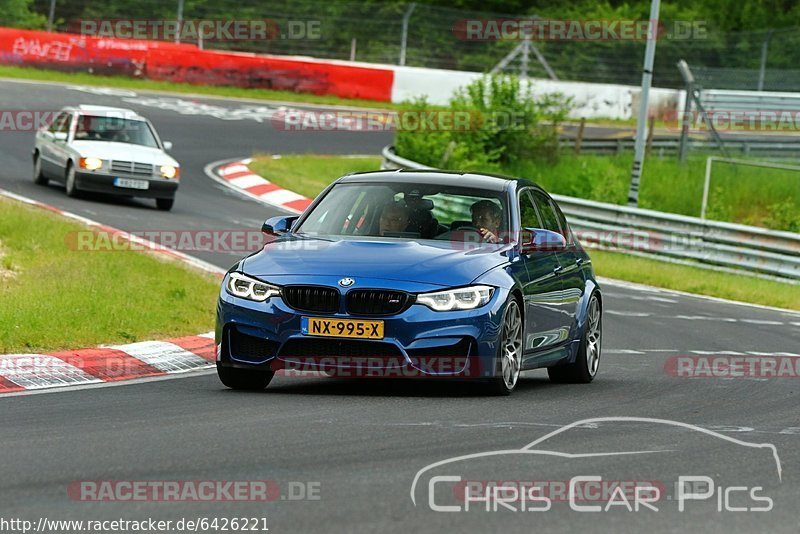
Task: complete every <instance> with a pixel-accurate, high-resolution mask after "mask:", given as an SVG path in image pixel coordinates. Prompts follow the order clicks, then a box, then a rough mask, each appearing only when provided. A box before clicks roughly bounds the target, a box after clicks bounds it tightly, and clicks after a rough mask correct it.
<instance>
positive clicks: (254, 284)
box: [225, 273, 281, 302]
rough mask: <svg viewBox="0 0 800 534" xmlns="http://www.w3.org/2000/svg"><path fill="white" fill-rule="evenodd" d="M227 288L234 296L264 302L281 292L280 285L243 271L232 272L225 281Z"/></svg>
mask: <svg viewBox="0 0 800 534" xmlns="http://www.w3.org/2000/svg"><path fill="white" fill-rule="evenodd" d="M225 289H227V291H228V293H230V294H231V295H233V296H234V297H239V298H243V299H247V300H254V301H256V302H264V301H265V300H267V299H268V298H270V297H274V296H276V295H280V294H281V290H280V288H279V287H276V286H273V285H270V284H267V283H266V282H262V281H261V280H256V279H255V278H250V277H249V276H245V275H243V274H242V273H231V274H230V276H228V281H227V282H226V283H225Z"/></svg>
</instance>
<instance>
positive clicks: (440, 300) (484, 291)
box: [417, 286, 494, 311]
mask: <svg viewBox="0 0 800 534" xmlns="http://www.w3.org/2000/svg"><path fill="white" fill-rule="evenodd" d="M492 293H494V288H493V287H489V286H470V287H460V288H458V289H448V290H446V291H436V292H434V293H423V294H421V295H417V303H418V304H424V305H425V306H427V307H429V308H430V309H432V310H434V311H453V310H474V309H475V308H480V307H481V306H483V305H484V304H486V303H487V302H489V300H490V299H491V298H492Z"/></svg>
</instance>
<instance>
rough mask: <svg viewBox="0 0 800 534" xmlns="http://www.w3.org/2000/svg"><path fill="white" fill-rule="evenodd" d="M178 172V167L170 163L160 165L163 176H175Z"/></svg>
mask: <svg viewBox="0 0 800 534" xmlns="http://www.w3.org/2000/svg"><path fill="white" fill-rule="evenodd" d="M179 174H180V170H179V169H178V167H173V166H172V165H162V166H161V176H163V177H164V178H177V177H178V175H179Z"/></svg>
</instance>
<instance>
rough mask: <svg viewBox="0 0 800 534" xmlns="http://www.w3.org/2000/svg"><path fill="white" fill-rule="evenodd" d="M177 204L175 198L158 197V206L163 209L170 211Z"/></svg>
mask: <svg viewBox="0 0 800 534" xmlns="http://www.w3.org/2000/svg"><path fill="white" fill-rule="evenodd" d="M173 204H175V199H174V198H157V199H156V207H157V208H158V209H160V210H161V211H169V210H171V209H172V205H173Z"/></svg>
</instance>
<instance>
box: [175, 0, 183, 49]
mask: <svg viewBox="0 0 800 534" xmlns="http://www.w3.org/2000/svg"><path fill="white" fill-rule="evenodd" d="M176 18H177V21H178V33H176V34H175V43H176V44H180V42H181V26H183V0H178V16H177V17H176Z"/></svg>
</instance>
